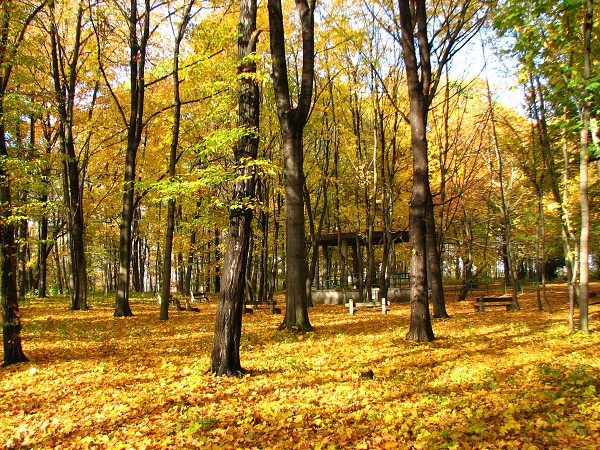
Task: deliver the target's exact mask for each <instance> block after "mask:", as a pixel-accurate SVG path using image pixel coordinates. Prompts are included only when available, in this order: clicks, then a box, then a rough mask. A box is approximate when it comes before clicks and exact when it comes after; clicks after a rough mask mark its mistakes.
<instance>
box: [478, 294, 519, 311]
mask: <svg viewBox="0 0 600 450" xmlns="http://www.w3.org/2000/svg"><path fill="white" fill-rule="evenodd" d="M512 303H513V299H512V297H490V296H484V295H481V296H480V297H478V298H477V299H476V300H475V311H479V312H483V311H485V308H486V307H494V306H504V307H506V310H507V311H510V308H511V306H512Z"/></svg>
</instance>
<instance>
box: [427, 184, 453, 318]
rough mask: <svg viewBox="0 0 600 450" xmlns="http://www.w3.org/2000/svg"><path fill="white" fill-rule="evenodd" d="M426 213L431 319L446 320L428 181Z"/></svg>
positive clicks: (431, 198)
mask: <svg viewBox="0 0 600 450" xmlns="http://www.w3.org/2000/svg"><path fill="white" fill-rule="evenodd" d="M427 186H428V188H427V211H426V213H425V214H426V233H427V238H426V239H427V278H428V283H427V284H428V285H429V286H430V288H431V297H432V302H433V317H435V318H436V319H448V318H450V315H449V314H448V313H447V312H446V300H445V298H444V286H443V283H442V268H441V265H440V263H441V259H440V252H439V245H438V240H437V235H436V232H435V216H434V210H433V197H432V196H431V188H430V187H429V181H428V182H427Z"/></svg>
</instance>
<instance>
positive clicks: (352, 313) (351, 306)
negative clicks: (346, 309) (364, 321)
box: [349, 298, 354, 315]
mask: <svg viewBox="0 0 600 450" xmlns="http://www.w3.org/2000/svg"><path fill="white" fill-rule="evenodd" d="M349 301H350V314H351V315H354V299H353V298H351V299H350V300H349Z"/></svg>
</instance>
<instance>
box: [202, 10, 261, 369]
mask: <svg viewBox="0 0 600 450" xmlns="http://www.w3.org/2000/svg"><path fill="white" fill-rule="evenodd" d="M256 8H257V5H256V0H241V4H240V23H239V25H238V30H239V37H238V60H239V66H238V73H239V80H238V126H239V127H240V128H243V129H245V133H244V135H243V136H242V137H241V138H240V139H239V141H238V145H237V148H236V150H235V159H236V162H237V164H238V167H237V172H238V177H237V179H238V181H236V182H235V184H234V192H233V204H232V206H231V209H230V212H229V229H228V235H227V250H226V252H225V258H224V259H223V270H222V274H221V278H222V279H221V289H220V291H219V302H218V304H217V319H216V323H215V336H214V341H213V349H212V356H211V365H210V371H211V373H213V374H215V375H217V376H221V375H227V376H234V375H239V374H240V373H243V372H244V369H243V368H242V365H241V362H240V339H241V335H242V317H243V312H244V288H245V279H246V269H247V263H248V251H249V248H250V232H251V231H250V230H251V228H250V224H251V221H252V205H249V204H247V203H246V202H248V199H253V198H254V195H255V184H256V180H255V174H254V173H253V171H254V169H253V168H252V165H251V164H248V159H250V160H253V159H256V157H257V154H258V143H259V139H258V125H259V107H260V105H259V86H258V82H257V80H256V79H255V78H254V76H251V75H253V74H255V73H256V63H254V62H253V61H252V58H251V54H252V53H253V52H255V51H256V40H257V39H258V35H259V32H258V31H256ZM248 74H250V76H249V75H248Z"/></svg>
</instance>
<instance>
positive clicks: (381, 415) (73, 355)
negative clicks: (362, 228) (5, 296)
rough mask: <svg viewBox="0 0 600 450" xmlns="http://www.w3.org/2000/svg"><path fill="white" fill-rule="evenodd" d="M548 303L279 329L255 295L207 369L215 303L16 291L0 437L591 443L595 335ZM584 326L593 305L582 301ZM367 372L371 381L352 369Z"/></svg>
mask: <svg viewBox="0 0 600 450" xmlns="http://www.w3.org/2000/svg"><path fill="white" fill-rule="evenodd" d="M552 295H553V298H552V303H553V307H554V308H555V309H556V310H557V312H555V313H554V314H552V315H549V314H548V313H545V312H539V311H538V310H537V301H536V299H535V294H533V293H526V294H523V295H521V296H520V302H521V307H522V310H521V311H518V312H509V311H504V310H501V309H490V310H489V311H486V312H484V313H478V312H475V311H474V308H473V302H472V300H471V301H468V302H463V303H457V302H455V301H453V299H452V298H450V299H448V304H447V310H448V312H449V314H450V315H451V319H449V320H435V321H434V325H433V328H434V332H435V334H436V340H435V341H434V342H432V343H429V344H415V343H412V342H408V341H406V340H405V336H406V333H407V331H408V319H409V305H408V304H393V305H392V307H391V311H390V312H389V313H388V314H387V315H382V314H381V311H379V310H377V309H368V308H360V309H358V310H357V313H356V314H355V315H354V316H351V315H349V314H348V312H347V309H346V308H345V307H343V306H322V305H321V306H317V307H315V308H312V309H311V310H310V319H311V323H312V324H313V325H314V327H315V332H314V333H300V334H290V333H287V332H283V331H277V325H278V324H279V323H280V321H281V320H282V316H280V315H279V316H271V315H269V314H268V307H261V308H260V309H258V310H257V311H255V313H254V314H252V315H247V316H245V317H244V330H243V337H242V344H241V357H242V364H243V366H244V367H245V369H247V370H248V371H249V375H248V376H245V377H243V378H239V379H230V378H214V377H212V376H211V375H209V374H207V369H208V367H209V359H210V349H211V346H212V336H213V331H214V316H215V311H216V305H215V304H214V303H202V304H200V305H199V306H200V309H201V312H200V313H189V312H176V311H171V312H170V320H169V321H168V322H166V323H162V322H160V321H159V319H158V313H159V312H158V309H157V308H156V303H155V301H154V300H153V299H146V300H144V299H133V300H132V302H131V307H132V310H133V312H134V314H135V317H132V318H125V319H123V318H120V319H115V318H113V317H112V313H113V309H112V306H111V302H112V300H111V299H101V302H98V299H96V301H95V303H92V311H90V312H87V313H83V312H73V311H67V310H66V307H67V304H68V303H67V301H66V300H65V299H51V300H44V301H42V300H35V299H29V300H26V301H25V302H24V303H23V305H22V316H23V319H24V332H23V342H24V350H25V353H26V355H27V356H28V357H29V359H30V360H31V362H30V363H25V364H20V365H17V366H16V367H10V368H4V369H0V375H1V380H0V394H1V395H2V398H1V400H0V425H1V426H0V442H3V443H4V448H9V449H10V448H110V449H118V448H241V449H244V448H249V449H252V448H257V449H264V448H277V449H290V448H299V449H309V448H311V449H312V448H317V449H319V448H322V449H329V448H331V449H337V448H339V449H344V448H365V449H366V448H375V449H378V448H411V447H412V448H426V449H431V448H469V449H471V448H482V449H483V448H519V449H521V448H524V449H534V448H539V449H546V448H556V449H559V448H560V449H563V448H577V449H593V448H598V447H599V446H600V377H599V373H600V371H599V369H600V355H599V353H598V349H599V348H600V347H599V346H598V344H599V343H600V334H599V333H598V332H594V333H591V334H589V335H583V334H576V335H573V336H569V334H568V324H567V308H566V305H565V294H564V292H561V291H560V290H555V291H554V292H553V294H552ZM590 313H591V314H590V317H591V328H592V330H597V327H598V322H600V305H592V306H591V307H590ZM367 370H372V371H373V373H374V379H373V380H371V379H368V378H363V377H362V376H361V373H363V372H365V371H367ZM0 445H2V444H0Z"/></svg>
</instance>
